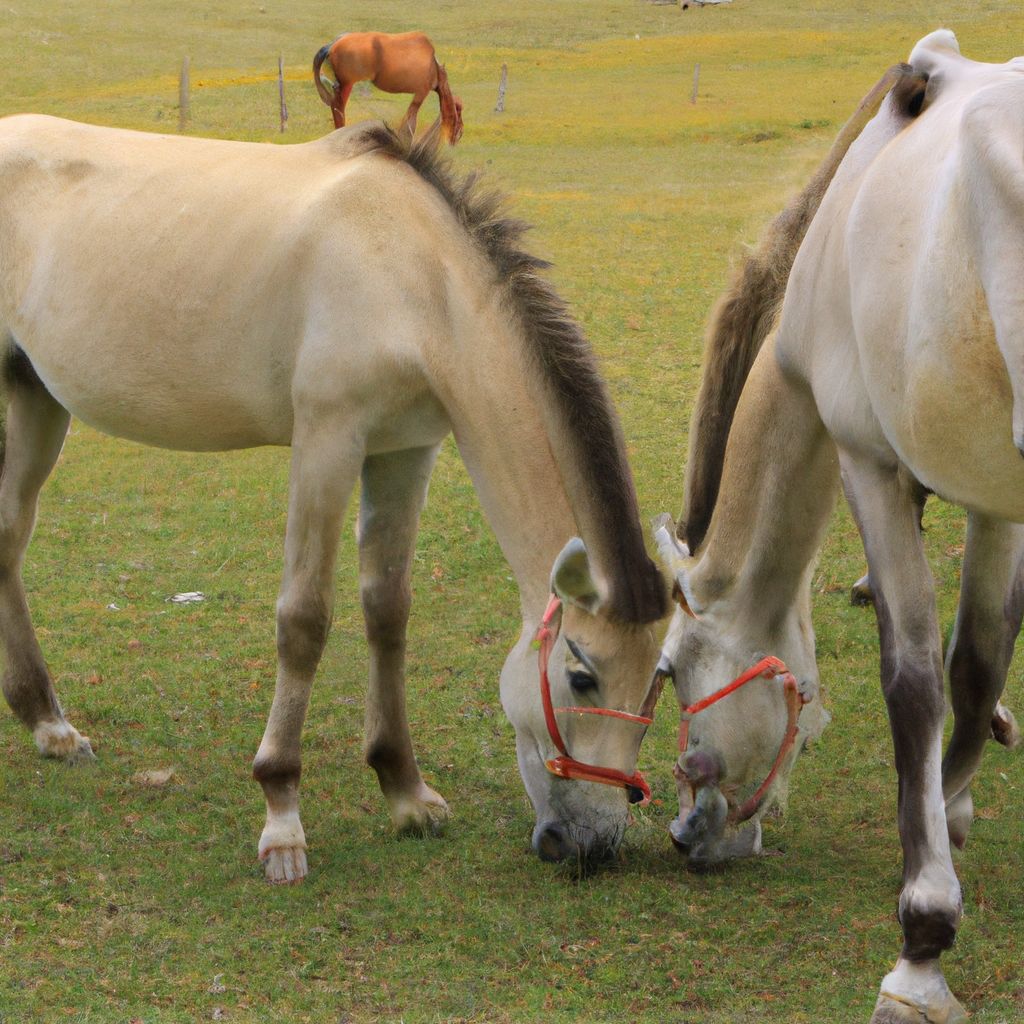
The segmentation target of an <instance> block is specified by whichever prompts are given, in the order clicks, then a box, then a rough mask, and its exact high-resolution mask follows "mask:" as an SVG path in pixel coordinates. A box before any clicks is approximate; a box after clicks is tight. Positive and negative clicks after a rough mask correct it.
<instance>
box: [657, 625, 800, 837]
mask: <svg viewBox="0 0 1024 1024" xmlns="http://www.w3.org/2000/svg"><path fill="white" fill-rule="evenodd" d="M691 614H692V613H691ZM758 678H762V679H776V678H781V679H782V689H783V696H784V697H785V699H786V712H787V717H786V731H785V733H784V734H783V737H782V742H781V743H780V744H779V752H778V753H777V754H776V755H775V762H774V763H773V764H772V767H771V770H770V771H769V772H768V774H767V775H766V776H765V778H764V781H763V782H762V783H761V785H760V786H758V787H757V789H756V790H755V791H754V793H753V794H752V795H751V796H749V797H748V798H747V799H746V800H745V801H744V802H743V803H742V804H741V805H740V806H739V807H734V808H733V809H732V810H731V811H730V812H729V821H730V822H732V823H733V824H740V823H742V822H744V821H747V820H748V819H749V818H752V817H753V816H754V815H755V814H756V813H757V812H758V811H759V810H760V809H761V805H762V804H763V803H764V798H765V795H766V794H767V793H768V789H769V788H770V787H771V784H772V783H773V782H774V781H775V777H776V776H777V775H778V773H779V769H780V768H781V767H782V762H783V761H784V760H785V759H786V755H787V754H788V753H789V751H790V749H791V748H792V746H793V743H794V742H795V740H796V734H797V731H798V725H799V721H800V709H801V708H802V707H803V705H804V704H806V703H808V701H809V700H810V697H806V696H804V694H802V693H801V692H800V688H799V687H798V686H797V682H796V679H795V678H794V676H793V673H792V672H790V671H789V669H788V668H786V665H785V663H784V662H782V661H780V660H779V659H778V658H773V657H771V656H768V657H767V658H762V659H761V660H760V661H759V662H758V663H757V664H756V665H753V666H751V667H750V668H748V669H747V671H746V672H744V673H743V674H742V675H739V676H737V677H736V678H735V679H734V680H733V681H732V682H731V683H727V684H726V685H725V686H723V687H722V688H721V689H720V690H716V691H715V692H714V693H712V694H711V695H710V696H708V697H704V698H703V699H702V700H699V701H697V702H696V703H694V704H691V705H690V706H689V707H686V708H683V710H682V711H680V712H679V717H680V722H679V753H680V754H684V753H685V752H686V748H687V746H688V745H689V740H690V720H691V719H692V718H693V717H694V715H698V714H700V712H702V711H704V710H706V709H707V708H709V707H711V705H712V704H717V703H718V702H719V701H720V700H722V699H723V698H725V697H728V696H729V694H731V693H735V692H736V691H737V690H738V689H740V687H742V686H746V685H747V683H749V682H751V681H752V680H754V679H758ZM677 771H678V769H677Z"/></svg>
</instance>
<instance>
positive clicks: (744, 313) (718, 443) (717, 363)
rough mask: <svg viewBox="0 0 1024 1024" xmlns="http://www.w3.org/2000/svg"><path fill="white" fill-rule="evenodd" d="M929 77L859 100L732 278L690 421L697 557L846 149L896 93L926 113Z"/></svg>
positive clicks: (905, 72)
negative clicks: (735, 438) (754, 384)
mask: <svg viewBox="0 0 1024 1024" xmlns="http://www.w3.org/2000/svg"><path fill="white" fill-rule="evenodd" d="M925 84H926V79H924V78H923V77H922V76H921V75H919V74H918V73H917V72H915V71H914V70H913V68H911V67H910V66H909V65H908V64H897V65H895V66H894V67H891V68H890V69H889V70H888V71H887V72H886V73H885V74H884V75H883V76H882V77H881V78H880V79H879V80H878V82H877V83H876V84H875V86H874V88H872V89H871V91H870V92H869V93H868V94H867V95H866V96H865V97H864V99H862V100H861V101H860V104H859V105H858V106H857V109H856V110H855V111H854V112H853V114H852V115H851V117H850V119H849V120H848V121H847V122H846V124H844V125H843V127H842V128H841V129H840V131H839V134H838V135H837V136H836V140H835V142H833V143H832V148H831V149H830V150H829V152H828V155H827V156H826V157H825V159H824V160H823V161H822V163H821V166H819V168H818V170H817V171H816V172H815V174H814V177H813V178H812V179H811V181H810V183H809V184H808V185H807V187H806V188H805V189H804V190H803V191H802V192H801V193H800V194H799V195H798V196H797V197H796V198H795V199H793V200H792V201H791V202H790V203H789V205H788V206H787V207H786V209H785V210H783V212H782V213H780V214H779V215H778V216H777V217H776V218H775V220H774V221H772V223H771V224H770V225H769V227H768V230H767V231H766V232H765V233H764V235H763V236H762V237H761V240H760V242H759V243H758V245H757V247H756V248H755V249H754V250H753V251H752V252H751V253H750V254H749V255H748V256H747V258H746V259H745V260H744V261H743V263H742V265H741V266H740V267H739V268H738V270H736V272H735V273H734V274H733V278H732V283H731V285H730V286H729V288H728V290H727V291H726V292H725V293H724V294H723V295H722V297H721V298H720V299H719V300H718V303H717V305H716V306H715V308H714V310H713V311H712V314H711V318H710V320H709V321H708V327H707V332H706V334H705V347H704V370H703V374H702V377H701V384H700V391H699V392H698V394H697V402H696V405H695V407H694V412H693V418H692V419H691V421H690V443H689V452H688V455H687V460H686V485H685V488H684V491H685V495H684V500H685V502H686V507H685V509H684V511H683V515H682V516H680V519H679V526H678V529H677V533H678V536H679V538H680V539H681V540H683V541H684V542H685V543H686V544H687V546H688V547H689V549H690V551H691V552H694V551H696V550H697V548H698V546H699V545H700V543H701V542H702V541H703V539H704V535H705V533H706V532H707V529H708V525H709V524H710V522H711V515H712V513H713V512H714V508H715V502H716V500H717V498H718V488H719V485H720V483H721V480H722V467H723V464H724V462H725V447H726V442H727V441H728V438H729V430H730V429H731V427H732V421H733V415H734V414H735V412H736V405H737V403H738V402H739V398H740V392H741V391H742V390H743V385H744V384H745V383H746V380H747V376H748V374H749V373H750V368H751V367H752V366H753V365H754V360H755V359H756V358H757V354H758V352H759V351H760V350H761V346H762V345H763V344H764V340H765V338H766V337H767V336H768V335H769V334H770V333H771V332H772V330H773V329H774V327H775V321H776V317H777V316H778V311H779V308H780V306H781V304H782V299H783V296H784V295H785V292H786V282H787V281H788V280H789V272H790V270H792V268H793V261H794V260H795V259H796V254H797V251H798V250H799V248H800V244H801V242H802V241H803V238H804V235H805V234H806V233H807V228H808V227H809V226H810V223H811V221H812V219H813V218H814V215H815V213H817V211H818V207H819V206H820V205H821V200H822V198H823V197H824V195H825V191H826V190H827V189H828V186H829V184H830V183H831V181H832V178H833V177H834V176H835V173H836V171H837V170H838V168H839V165H840V163H841V162H842V160H843V157H844V156H846V152H847V150H848V149H849V148H850V146H851V145H852V144H853V142H854V141H855V140H856V139H857V137H858V136H859V135H860V133H861V131H862V130H863V129H864V126H865V125H866V124H867V123H868V121H870V120H871V118H872V117H874V116H875V114H876V113H878V109H879V107H880V106H881V105H882V100H884V99H885V97H886V96H887V95H888V94H889V92H890V91H891V90H893V89H896V91H897V97H896V99H897V103H898V104H899V107H900V109H901V110H903V111H906V112H908V114H909V116H916V114H917V112H918V111H919V110H920V101H921V99H922V97H923V93H924V87H925Z"/></svg>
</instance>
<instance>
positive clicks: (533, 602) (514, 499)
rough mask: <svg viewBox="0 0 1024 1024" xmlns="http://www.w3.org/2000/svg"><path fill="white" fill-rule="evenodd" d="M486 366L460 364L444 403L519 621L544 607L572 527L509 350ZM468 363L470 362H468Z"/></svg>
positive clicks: (532, 398) (543, 434)
mask: <svg viewBox="0 0 1024 1024" xmlns="http://www.w3.org/2000/svg"><path fill="white" fill-rule="evenodd" d="M494 355H495V359H494V360H488V363H489V365H486V366H484V365H481V366H479V367H477V366H474V365H472V363H470V364H467V363H466V362H461V365H460V366H458V367H452V373H451V377H450V379H449V382H448V384H449V387H450V388H451V389H452V391H454V392H457V393H458V395H459V397H458V398H457V399H456V400H455V401H451V400H449V402H448V403H447V404H448V408H449V414H450V416H451V419H452V425H453V429H454V432H455V439H456V442H457V443H458V446H459V451H460V452H461V454H462V458H463V460H464V461H465V463H466V467H467V469H468V470H469V473H470V476H471V477H472V479H473V484H474V487H475V488H476V492H477V495H478V496H479V498H480V503H481V505H482V507H483V510H484V514H485V515H486V517H487V520H488V522H489V523H490V525H491V528H492V529H493V530H494V533H495V535H496V537H497V539H498V543H499V544H500V545H501V549H502V552H503V553H504V555H505V558H506V559H507V560H508V563H509V565H510V566H511V568H512V572H513V573H514V575H515V577H516V582H517V584H518V587H519V592H520V598H521V601H522V606H523V615H524V618H527V619H530V620H531V621H532V620H535V619H538V618H539V616H540V613H541V612H542V611H543V609H544V604H545V602H546V600H547V597H548V592H549V585H550V584H549V579H550V574H551V567H552V565H553V563H554V560H555V557H556V556H557V554H558V552H559V551H560V550H561V548H562V547H563V546H564V545H565V543H566V542H567V541H568V540H569V539H570V538H571V537H573V536H574V535H576V534H577V533H578V532H579V530H578V528H577V525H576V520H575V517H574V515H573V508H572V506H573V503H572V501H571V499H570V496H569V494H568V493H567V491H566V488H565V485H564V483H563V481H562V478H561V475H560V473H559V472H558V466H557V463H556V461H555V458H554V456H553V454H552V450H551V439H550V438H549V436H548V434H547V431H546V430H545V428H544V423H543V418H542V416H541V415H540V410H539V408H538V405H537V396H536V389H534V390H533V391H532V392H531V389H529V388H528V387H527V382H526V381H525V380H524V379H523V377H522V374H521V373H517V372H516V369H515V367H514V365H510V364H514V363H515V362H516V360H515V359H514V358H512V359H508V358H503V356H504V357H507V356H510V355H512V353H507V352H506V353H501V352H496V353H495V354H494ZM472 362H475V359H474V360H473V361H472Z"/></svg>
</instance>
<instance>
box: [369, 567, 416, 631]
mask: <svg viewBox="0 0 1024 1024" xmlns="http://www.w3.org/2000/svg"><path fill="white" fill-rule="evenodd" d="M359 598H360V601H361V602H362V606H363V618H364V619H365V621H366V639H367V640H368V641H369V643H371V644H373V645H374V646H375V647H398V646H400V645H401V644H403V643H405V629H406V625H407V623H408V621H409V609H410V607H411V605H412V591H411V590H410V587H409V584H408V582H407V581H406V579H405V578H404V576H402V577H399V578H395V579H388V578H387V577H375V578H373V579H365V580H363V581H362V582H361V583H360V587H359Z"/></svg>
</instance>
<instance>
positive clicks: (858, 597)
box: [850, 576, 875, 608]
mask: <svg viewBox="0 0 1024 1024" xmlns="http://www.w3.org/2000/svg"><path fill="white" fill-rule="evenodd" d="M874 603H875V592H874V591H873V590H872V589H871V581H870V580H869V579H868V577H867V576H861V578H860V579H859V580H857V582H856V583H854V585H853V586H852V587H851V588H850V604H852V605H853V606H854V607H855V608H866V607H867V606H868V605H872V604H874Z"/></svg>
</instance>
